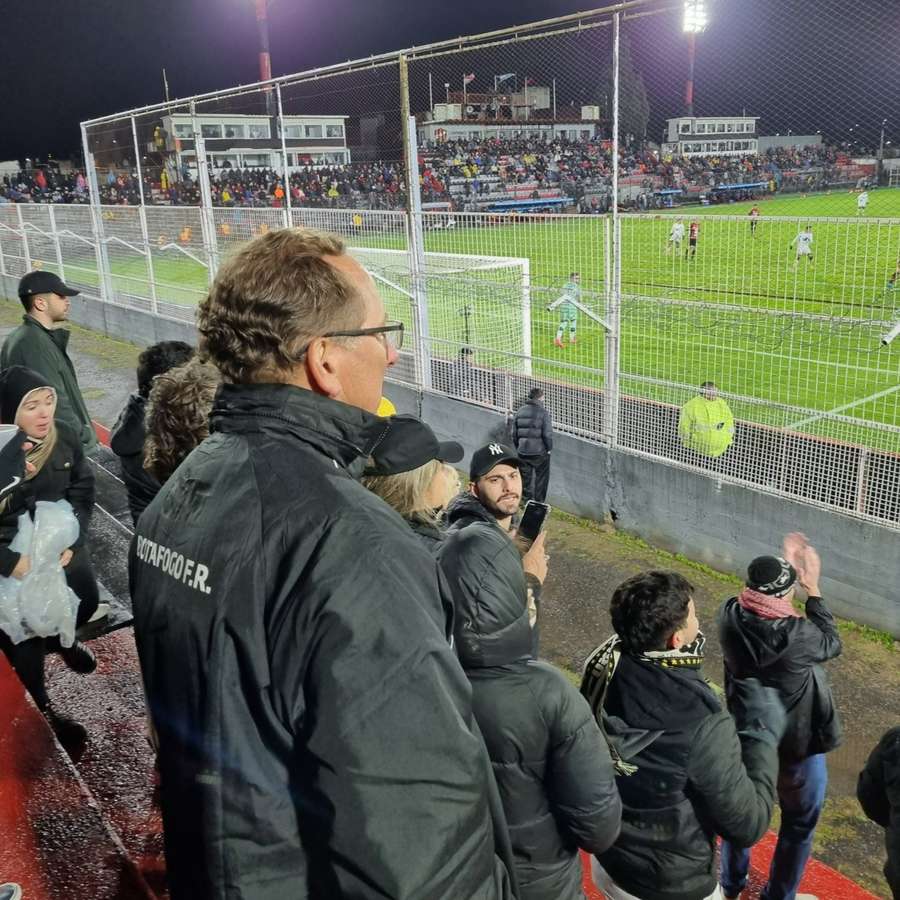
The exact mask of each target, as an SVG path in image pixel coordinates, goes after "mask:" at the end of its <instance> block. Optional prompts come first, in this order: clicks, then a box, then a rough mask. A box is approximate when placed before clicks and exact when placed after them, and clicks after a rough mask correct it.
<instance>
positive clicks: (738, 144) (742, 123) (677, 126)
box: [662, 116, 759, 157]
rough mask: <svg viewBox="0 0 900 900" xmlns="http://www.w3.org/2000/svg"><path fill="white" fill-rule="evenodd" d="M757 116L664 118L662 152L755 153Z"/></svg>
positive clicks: (749, 154) (757, 140)
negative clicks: (664, 129) (664, 135)
mask: <svg viewBox="0 0 900 900" xmlns="http://www.w3.org/2000/svg"><path fill="white" fill-rule="evenodd" d="M758 121H759V117H758V116H704V117H702V118H701V117H698V116H680V117H679V118H677V119H667V120H666V140H665V141H664V142H663V145H662V150H663V153H671V154H674V155H675V156H688V157H689V156H754V155H756V154H757V153H759V133H758V130H757V122H758Z"/></svg>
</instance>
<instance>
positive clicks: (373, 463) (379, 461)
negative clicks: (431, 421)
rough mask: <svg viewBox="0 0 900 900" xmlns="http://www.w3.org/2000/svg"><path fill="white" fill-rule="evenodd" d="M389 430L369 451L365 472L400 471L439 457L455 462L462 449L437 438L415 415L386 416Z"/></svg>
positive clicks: (461, 453)
mask: <svg viewBox="0 0 900 900" xmlns="http://www.w3.org/2000/svg"><path fill="white" fill-rule="evenodd" d="M387 423H388V430H387V433H386V434H385V436H384V437H383V438H382V439H381V440H380V441H379V442H378V445H377V446H376V447H375V449H374V450H373V451H372V456H371V458H370V459H369V464H368V465H367V466H366V470H365V474H366V475H399V474H400V473H401V472H411V471H412V470H413V469H418V468H419V467H420V466H424V465H425V463H428V462H431V460H433V459H438V460H440V461H441V462H445V463H458V462H459V461H460V460H461V459H462V458H463V456H464V455H465V451H464V450H463V448H462V444H458V443H457V442H456V441H439V440H438V439H437V436H436V435H435V433H434V432H433V431H432V430H431V428H429V427H428V426H427V425H426V424H425V423H424V422H423V421H422V420H421V419H417V418H416V417H415V416H405V415H401V416H389V417H388V419H387Z"/></svg>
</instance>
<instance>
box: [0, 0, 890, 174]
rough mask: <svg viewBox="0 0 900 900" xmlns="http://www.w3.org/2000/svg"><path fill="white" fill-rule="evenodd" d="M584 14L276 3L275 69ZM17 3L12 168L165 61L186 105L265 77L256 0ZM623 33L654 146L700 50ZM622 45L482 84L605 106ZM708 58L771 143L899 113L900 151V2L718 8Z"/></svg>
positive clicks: (720, 101)
mask: <svg viewBox="0 0 900 900" xmlns="http://www.w3.org/2000/svg"><path fill="white" fill-rule="evenodd" d="M670 5H671V4H670ZM585 6H586V4H585V3H584V2H572V0H529V2H510V0H487V2H485V0H457V2H452V0H449V2H448V0H431V2H424V3H423V2H411V0H328V2H327V3H326V2H322V0H270V11H269V19H270V34H271V48H272V65H273V72H274V74H275V75H281V74H287V73H290V72H297V71H301V70H303V69H307V68H312V67H315V66H320V65H326V64H330V63H334V62H338V61H340V60H346V59H351V58H357V57H362V56H368V55H369V54H372V53H381V52H385V51H390V50H396V49H399V48H402V47H406V46H411V45H414V44H424V43H428V42H430V41H436V40H442V39H445V38H451V37H454V36H456V35H460V34H473V33H477V32H480V31H487V30H490V29H493V28H498V27H503V26H507V25H515V24H521V23H523V22H529V21H533V20H536V19H540V18H546V17H549V16H556V15H562V14H565V13H569V12H576V11H578V10H579V9H584V8H585ZM3 7H4V8H3V15H2V17H0V21H2V29H3V33H4V40H3V57H2V63H0V66H2V68H0V97H2V111H0V160H3V159H15V158H19V159H21V158H23V157H26V156H31V157H34V156H37V157H40V158H43V157H45V156H46V155H47V154H53V155H55V156H57V157H60V156H68V155H70V154H78V153H79V152H80V135H79V131H78V123H79V121H80V120H82V119H87V118H92V117H95V116H102V115H107V114H109V113H113V112H117V111H121V110H125V109H129V108H132V107H137V106H143V105H145V104H150V103H156V102H160V101H161V100H163V87H162V76H161V70H162V67H163V66H165V67H166V70H167V73H168V79H169V86H170V91H171V94H172V96H173V97H184V96H187V95H190V94H195V93H200V92H204V91H210V90H217V89H220V88H225V87H229V86H232V85H235V84H239V83H242V82H243V83H248V82H252V81H256V80H257V71H258V70H257V46H258V45H257V34H256V23H255V18H254V11H253V4H252V2H251V0H154V2H152V3H151V2H149V0H132V2H131V3H123V2H122V0H75V2H73V0H44V2H43V3H41V4H39V5H34V4H31V3H28V4H26V3H25V2H23V0H7V2H6V3H4V4H3ZM623 32H625V33H627V36H628V38H629V40H630V44H631V51H632V56H633V59H634V63H635V66H636V68H637V69H638V70H639V71H640V72H641V74H642V75H643V77H644V79H645V82H646V85H647V90H648V94H649V99H650V108H651V123H650V128H649V132H648V136H649V137H650V138H651V139H655V140H658V139H659V136H660V131H661V128H662V123H663V121H664V119H665V118H666V116H669V115H676V114H680V113H681V112H682V109H681V91H682V85H683V82H684V77H685V74H686V68H687V61H686V60H687V53H686V42H685V39H684V36H683V35H682V34H681V33H680V21H679V17H678V16H677V14H674V13H668V14H663V15H661V16H658V17H655V18H653V19H649V20H644V21H638V22H632V23H628V24H627V25H626V26H625V27H624V28H623ZM607 44H608V41H607V39H606V38H605V37H598V38H597V40H596V42H595V47H596V51H597V53H596V56H597V58H596V60H594V59H593V58H591V57H590V56H589V55H588V54H586V53H585V52H573V53H571V54H570V53H568V52H566V50H565V49H564V48H562V47H561V46H560V45H559V44H557V45H554V49H552V50H551V48H550V45H543V46H541V45H540V43H539V42H536V44H535V45H532V46H533V49H532V48H527V47H525V46H524V45H520V46H519V47H518V48H516V49H515V50H506V51H503V52H502V53H498V55H497V57H495V58H494V59H486V58H482V59H481V60H480V61H479V62H478V69H479V70H478V71H476V75H477V76H478V80H477V81H476V82H475V83H474V84H473V85H472V89H473V90H479V89H487V88H488V87H490V84H491V80H492V76H493V75H494V74H496V72H502V71H511V70H512V69H517V70H518V71H519V72H520V73H522V74H523V75H524V74H529V75H531V77H533V78H534V79H535V81H536V83H539V84H540V83H543V84H548V83H549V82H550V79H551V78H552V77H554V76H557V77H558V79H559V82H560V86H561V87H560V103H561V104H565V103H569V102H576V103H580V102H582V101H583V100H584V99H586V98H587V99H589V100H590V101H593V100H594V99H596V97H595V96H594V95H596V93H597V92H598V90H599V88H598V87H597V85H599V84H600V83H601V81H602V77H601V73H602V69H603V66H604V64H605V62H606V60H605V59H604V57H605V56H606V54H607ZM591 46H593V45H591ZM697 48H698V49H697V71H696V106H697V109H696V111H697V113H698V114H701V115H703V114H712V115H717V114H724V115H729V114H740V113H741V111H742V110H743V109H746V111H747V114H748V115H758V116H760V117H761V119H762V121H761V131H762V133H775V132H781V133H785V132H786V131H787V130H788V129H791V130H792V131H793V132H794V133H802V132H811V131H815V130H817V129H820V130H822V131H823V133H825V135H826V137H827V138H828V139H829V140H831V141H833V142H842V141H848V140H853V139H856V136H857V135H860V140H861V141H862V143H863V144H864V145H868V146H869V147H870V148H871V147H873V146H874V145H875V144H876V143H877V141H878V135H879V131H880V127H881V121H882V119H884V118H887V119H888V120H889V121H888V125H887V139H888V140H891V141H893V142H894V143H897V142H898V141H900V0H853V2H847V0H716V2H715V3H714V5H713V9H712V11H711V25H710V27H709V29H708V30H707V31H706V33H705V34H703V35H701V36H700V37H699V39H698V42H697ZM442 66H443V67H444V69H445V70H447V71H449V70H450V69H452V68H453V67H454V66H455V67H458V68H459V69H460V71H459V73H458V74H459V75H460V76H461V74H462V69H463V67H465V66H467V63H466V62H465V61H463V60H462V59H460V61H459V63H458V65H457V63H456V62H455V61H453V62H449V63H448V62H447V61H446V60H445V61H444V62H443V63H442ZM448 67H449V68H448ZM471 67H472V68H473V69H475V68H476V65H475V62H474V61H472V63H471ZM494 70H496V72H495V71H494ZM423 71H424V69H421V68H420V70H419V74H420V76H421V74H422V72H423ZM454 74H456V73H455V71H454ZM425 77H427V75H426V76H425ZM439 77H440V87H439V90H441V91H442V90H443V88H442V83H443V79H444V78H445V77H447V78H451V77H454V76H453V75H449V74H445V75H441V76H439ZM436 80H437V79H436ZM418 89H419V91H421V81H420V83H419V88H418ZM419 96H421V94H419ZM851 128H853V129H854V131H853V132H851V131H850V129H851Z"/></svg>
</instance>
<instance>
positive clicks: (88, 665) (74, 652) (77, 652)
mask: <svg viewBox="0 0 900 900" xmlns="http://www.w3.org/2000/svg"><path fill="white" fill-rule="evenodd" d="M58 652H59V655H60V656H61V657H62V658H63V662H64V663H65V664H66V665H67V666H68V667H69V668H70V669H71V670H72V671H73V672H79V673H80V674H81V675H90V674H91V672H93V671H94V670H95V669H96V668H97V657H96V656H94V654H93V653H92V652H91V651H90V650H89V649H88V648H87V647H86V646H85V645H84V644H82V643H81V641H75V643H74V644H72V646H71V647H60V648H59V651H58Z"/></svg>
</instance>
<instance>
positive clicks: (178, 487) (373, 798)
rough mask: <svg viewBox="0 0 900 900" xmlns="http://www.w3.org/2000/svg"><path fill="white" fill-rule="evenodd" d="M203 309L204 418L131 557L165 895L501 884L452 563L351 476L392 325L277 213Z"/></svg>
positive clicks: (364, 284) (355, 272) (393, 336)
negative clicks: (456, 643)
mask: <svg viewBox="0 0 900 900" xmlns="http://www.w3.org/2000/svg"><path fill="white" fill-rule="evenodd" d="M198 328H199V332H200V344H201V352H204V353H205V354H206V355H207V356H208V357H209V359H210V360H211V362H213V363H214V364H215V365H216V366H217V367H218V368H219V369H220V371H221V372H222V375H223V379H224V382H225V383H224V384H223V386H222V387H221V388H220V391H219V395H218V397H217V400H216V404H215V406H214V408H213V412H212V415H211V420H210V424H211V431H212V433H211V436H210V437H209V438H208V439H207V440H206V441H204V442H203V443H202V444H201V445H200V447H198V448H197V450H196V451H195V452H194V453H193V454H192V455H191V456H190V457H189V458H188V459H187V460H186V461H185V462H184V463H183V464H182V465H181V467H180V468H179V469H178V471H177V472H176V473H175V475H174V476H173V477H172V478H171V479H169V481H168V482H166V484H165V486H164V487H163V489H162V490H161V492H160V494H159V495H158V496H157V497H156V499H155V500H154V501H153V502H152V503H151V504H150V506H148V508H147V510H146V511H145V512H144V513H143V515H142V516H141V519H140V522H139V523H138V527H137V534H136V536H135V540H134V543H133V546H132V552H131V559H130V574H131V587H132V597H133V605H134V615H135V637H136V640H137V644H138V650H139V653H140V658H141V667H142V673H143V678H144V684H145V687H146V692H147V697H148V701H149V707H150V713H151V716H152V719H153V723H154V725H155V726H156V730H157V732H158V734H159V768H160V776H161V801H162V812H163V824H164V826H165V840H166V860H167V866H168V876H169V887H170V891H171V894H172V897H173V900H179V898H191V900H204V898H208V897H219V896H223V895H224V894H225V893H228V896H230V897H235V898H258V900H262V898H264V897H274V896H276V894H277V895H284V896H297V897H300V896H303V897H345V896H346V897H349V896H360V897H362V896H367V897H368V896H381V897H396V898H405V897H412V896H416V897H467V898H485V900H486V898H507V897H510V896H512V891H513V887H512V886H511V876H510V873H509V870H510V869H511V861H510V856H509V844H508V837H507V836H506V833H505V820H504V818H503V813H502V808H501V807H500V803H499V795H498V793H497V788H496V784H495V783H494V781H493V778H492V775H491V772H490V763H489V760H488V757H487V754H486V750H485V747H484V744H483V741H482V740H481V737H480V735H479V733H478V729H477V726H476V724H475V721H474V718H473V715H472V709H471V697H470V693H469V689H468V685H467V682H466V678H465V675H464V674H463V672H462V670H461V668H460V666H459V663H458V662H457V659H456V656H455V653H454V652H453V648H452V645H451V640H450V634H449V628H450V623H448V621H447V619H446V616H445V612H444V610H445V608H448V607H449V603H450V598H449V597H448V596H447V595H446V587H445V582H443V580H442V579H441V577H440V576H439V572H438V568H437V563H436V561H435V560H434V559H433V558H432V557H431V555H430V554H429V553H428V552H427V551H426V550H425V549H424V548H423V547H422V546H420V544H419V543H418V541H417V540H416V538H415V536H414V535H413V534H412V532H411V531H410V530H409V528H408V527H407V526H406V525H405V523H404V522H403V520H402V519H401V518H400V517H399V516H398V515H396V514H395V513H394V512H393V511H392V510H391V509H389V508H388V506H387V505H386V504H384V503H383V502H382V501H381V500H380V499H379V498H377V497H376V496H375V495H374V494H371V493H369V492H368V491H367V490H365V488H363V487H362V486H361V485H360V484H359V483H358V482H357V480H356V476H358V475H360V474H361V473H362V471H363V469H364V467H365V465H366V462H367V460H368V458H369V457H370V456H373V455H374V456H376V457H377V453H378V444H379V442H380V441H381V440H382V439H383V438H384V437H385V435H386V434H387V433H389V428H390V419H382V418H379V417H378V416H376V415H375V411H376V410H377V408H378V405H379V402H380V400H381V395H382V382H383V379H384V373H385V371H386V369H387V368H388V366H391V365H393V364H394V363H395V362H396V360H397V351H398V350H399V348H400V345H401V341H402V338H403V327H402V325H401V324H400V323H398V322H386V321H385V313H384V304H383V303H382V300H381V298H380V297H379V296H378V293H377V292H376V290H375V285H374V283H373V281H372V279H371V278H370V277H369V275H368V274H367V273H366V272H365V270H364V269H363V268H362V267H361V266H360V265H359V264H358V263H357V262H356V261H355V260H354V259H353V258H352V257H350V256H349V255H347V253H346V251H345V247H344V244H343V242H342V241H341V240H340V238H338V237H335V236H333V235H328V234H323V233H320V232H315V231H311V230H306V229H285V230H282V231H277V232H271V233H269V234H266V235H263V236H260V237H258V238H256V239H255V240H253V241H251V242H250V243H248V244H246V245H245V246H244V247H243V248H242V249H241V250H240V251H239V252H238V253H236V254H235V255H234V256H233V257H231V258H230V259H229V260H228V261H227V262H226V263H225V264H224V265H223V266H222V267H221V268H220V270H219V273H218V275H217V277H216V280H215V283H214V284H213V286H212V288H211V290H210V293H209V295H208V297H207V299H206V300H205V301H204V302H203V303H202V304H201V307H200V311H199V317H198Z"/></svg>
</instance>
